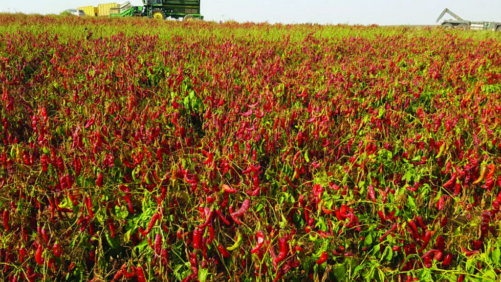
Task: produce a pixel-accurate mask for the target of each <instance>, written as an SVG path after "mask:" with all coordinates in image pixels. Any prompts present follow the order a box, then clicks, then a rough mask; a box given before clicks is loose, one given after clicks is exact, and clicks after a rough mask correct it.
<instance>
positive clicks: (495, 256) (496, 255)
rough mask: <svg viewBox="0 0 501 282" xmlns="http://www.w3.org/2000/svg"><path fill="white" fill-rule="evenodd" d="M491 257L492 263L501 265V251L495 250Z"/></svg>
mask: <svg viewBox="0 0 501 282" xmlns="http://www.w3.org/2000/svg"><path fill="white" fill-rule="evenodd" d="M491 256H492V261H493V262H494V263H495V264H498V263H499V259H500V257H501V251H500V250H499V248H495V249H494V251H492V253H491Z"/></svg>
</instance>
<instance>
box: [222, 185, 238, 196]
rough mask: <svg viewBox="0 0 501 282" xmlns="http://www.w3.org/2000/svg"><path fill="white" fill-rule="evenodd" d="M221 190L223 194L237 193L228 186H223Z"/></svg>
mask: <svg viewBox="0 0 501 282" xmlns="http://www.w3.org/2000/svg"><path fill="white" fill-rule="evenodd" d="M223 190H224V192H226V193H230V194H234V193H236V192H238V190H237V189H234V188H231V187H230V186H228V185H226V184H223Z"/></svg>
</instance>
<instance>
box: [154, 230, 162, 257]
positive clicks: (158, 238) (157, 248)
mask: <svg viewBox="0 0 501 282" xmlns="http://www.w3.org/2000/svg"><path fill="white" fill-rule="evenodd" d="M161 253H162V235H160V233H157V235H156V236H155V254H157V256H159V255H160V254H161Z"/></svg>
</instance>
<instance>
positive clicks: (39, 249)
mask: <svg viewBox="0 0 501 282" xmlns="http://www.w3.org/2000/svg"><path fill="white" fill-rule="evenodd" d="M42 252H43V247H42V245H41V244H38V247H37V251H36V254H35V260H36V262H37V264H38V265H42V264H43V258H42Z"/></svg>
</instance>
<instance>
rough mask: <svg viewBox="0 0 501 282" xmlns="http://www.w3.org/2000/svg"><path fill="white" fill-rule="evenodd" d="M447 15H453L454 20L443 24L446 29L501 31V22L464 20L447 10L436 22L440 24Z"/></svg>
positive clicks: (445, 21)
mask: <svg viewBox="0 0 501 282" xmlns="http://www.w3.org/2000/svg"><path fill="white" fill-rule="evenodd" d="M445 14H449V15H451V16H452V17H453V18H454V19H448V20H444V21H443V22H442V24H441V26H442V27H443V28H444V29H452V28H455V29H461V30H493V31H501V22H490V21H469V20H464V19H462V18H461V17H460V16H458V15H456V14H455V13H454V12H452V11H451V10H449V9H447V8H445V9H444V10H443V11H442V13H441V14H440V16H439V17H438V19H437V21H436V22H437V23H438V22H439V21H440V20H441V19H442V18H443V17H444V16H445Z"/></svg>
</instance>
